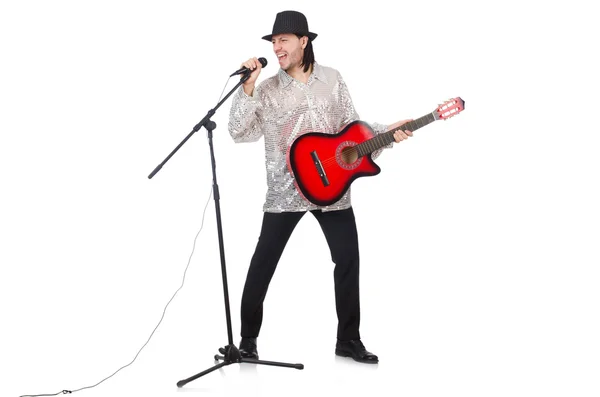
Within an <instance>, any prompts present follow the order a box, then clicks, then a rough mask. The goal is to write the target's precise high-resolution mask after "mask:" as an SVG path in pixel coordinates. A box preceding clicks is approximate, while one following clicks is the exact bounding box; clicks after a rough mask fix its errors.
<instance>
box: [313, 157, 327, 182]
mask: <svg viewBox="0 0 600 397" xmlns="http://www.w3.org/2000/svg"><path fill="white" fill-rule="evenodd" d="M310 155H311V157H312V159H313V163H314V164H315V167H316V168H317V172H318V173H319V176H320V177H321V182H323V186H329V179H327V174H325V170H324V169H323V164H321V160H319V156H318V155H317V151H316V150H313V151H312V152H310Z"/></svg>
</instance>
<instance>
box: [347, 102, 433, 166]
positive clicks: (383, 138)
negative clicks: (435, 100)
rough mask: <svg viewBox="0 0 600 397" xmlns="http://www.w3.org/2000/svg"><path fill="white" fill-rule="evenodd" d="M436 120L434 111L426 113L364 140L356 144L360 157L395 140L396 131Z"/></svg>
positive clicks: (421, 125) (415, 128) (417, 126)
mask: <svg viewBox="0 0 600 397" xmlns="http://www.w3.org/2000/svg"><path fill="white" fill-rule="evenodd" d="M434 121H435V117H434V116H433V113H429V114H426V115H425V116H423V117H419V118H418V119H416V120H413V121H409V122H408V123H404V124H402V125H401V126H399V127H396V128H394V129H392V130H389V131H386V132H384V133H383V134H378V135H376V136H374V137H373V138H371V139H368V140H366V141H364V142H363V143H360V144H358V145H356V146H355V148H356V151H357V154H358V157H362V156H365V155H367V154H369V153H373V152H374V151H375V150H377V149H380V148H382V147H384V146H386V145H389V144H390V143H392V142H394V132H396V131H398V130H402V131H404V130H408V131H416V130H418V129H419V128H422V127H425V126H426V125H427V124H429V123H432V122H434Z"/></svg>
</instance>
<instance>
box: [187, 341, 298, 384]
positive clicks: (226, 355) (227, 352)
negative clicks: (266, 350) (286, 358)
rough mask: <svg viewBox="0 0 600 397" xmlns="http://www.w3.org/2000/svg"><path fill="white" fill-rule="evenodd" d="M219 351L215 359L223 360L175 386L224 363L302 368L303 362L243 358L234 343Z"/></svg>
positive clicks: (211, 370) (196, 377)
mask: <svg viewBox="0 0 600 397" xmlns="http://www.w3.org/2000/svg"><path fill="white" fill-rule="evenodd" d="M219 353H221V354H222V356H220V355H218V354H215V361H219V360H223V362H221V363H219V364H217V365H215V366H213V367H210V368H208V369H207V370H204V371H202V372H199V373H197V374H196V375H194V376H191V377H189V378H187V379H184V380H180V381H179V382H177V387H182V386H184V385H185V384H187V383H189V382H191V381H193V380H196V379H198V378H200V377H201V376H204V375H206V374H209V373H211V372H213V371H215V370H217V369H219V368H222V367H224V366H226V365H230V364H233V363H249V364H262V365H271V366H275V367H285V368H295V369H304V364H290V363H282V362H278V361H265V360H256V359H254V358H245V357H242V356H241V355H240V351H239V350H238V348H237V347H236V346H235V345H227V346H225V347H222V348H220V349H219Z"/></svg>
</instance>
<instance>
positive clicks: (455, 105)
mask: <svg viewBox="0 0 600 397" xmlns="http://www.w3.org/2000/svg"><path fill="white" fill-rule="evenodd" d="M463 110H465V101H463V100H462V99H461V98H460V97H456V98H453V99H448V100H447V101H446V102H444V103H442V104H440V105H439V106H438V107H437V108H436V109H435V110H434V111H433V117H435V119H436V120H446V119H449V118H450V117H453V116H455V115H457V114H459V113H460V112H462V111H463Z"/></svg>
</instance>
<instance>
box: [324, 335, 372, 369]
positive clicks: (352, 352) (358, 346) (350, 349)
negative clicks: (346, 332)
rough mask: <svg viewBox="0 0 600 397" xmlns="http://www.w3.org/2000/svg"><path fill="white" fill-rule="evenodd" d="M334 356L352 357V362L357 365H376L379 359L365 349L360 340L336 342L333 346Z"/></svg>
mask: <svg viewBox="0 0 600 397" xmlns="http://www.w3.org/2000/svg"><path fill="white" fill-rule="evenodd" d="M335 354H336V355H338V356H342V357H352V359H353V360H354V361H358V362H359V363H367V364H377V363H378V362H379V358H377V356H376V355H374V354H373V353H371V352H368V351H367V349H365V345H363V343H362V342H361V341H360V339H355V340H349V341H340V340H338V341H337V344H336V345H335Z"/></svg>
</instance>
